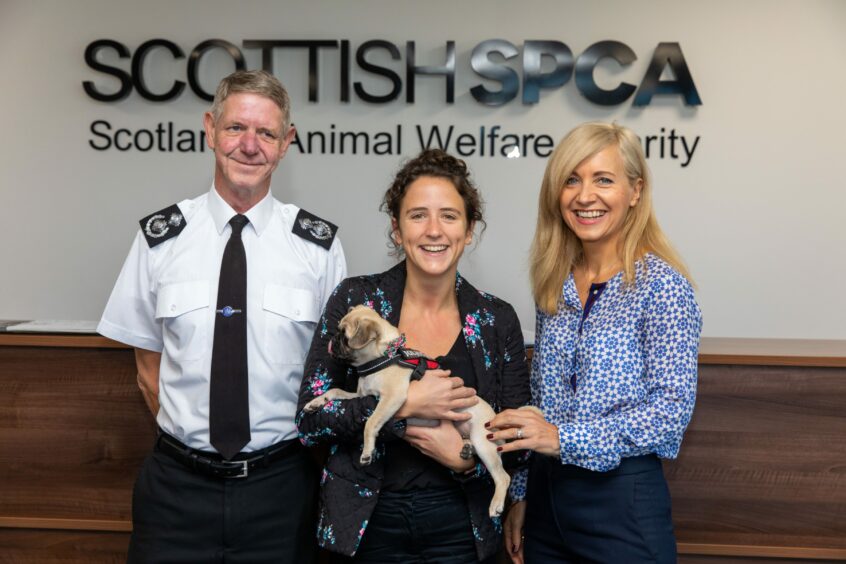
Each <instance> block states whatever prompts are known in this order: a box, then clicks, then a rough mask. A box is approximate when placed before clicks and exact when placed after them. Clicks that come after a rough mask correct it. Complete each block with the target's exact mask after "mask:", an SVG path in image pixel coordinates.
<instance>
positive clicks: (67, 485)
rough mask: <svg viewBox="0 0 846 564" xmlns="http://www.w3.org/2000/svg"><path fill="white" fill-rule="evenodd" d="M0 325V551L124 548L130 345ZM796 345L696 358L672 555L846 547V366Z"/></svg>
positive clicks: (136, 436) (54, 556) (144, 417)
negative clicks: (7, 331) (800, 361)
mask: <svg viewBox="0 0 846 564" xmlns="http://www.w3.org/2000/svg"><path fill="white" fill-rule="evenodd" d="M2 337H3V339H4V340H3V341H2V342H0V563H3V562H39V563H40V562H63V563H64V562H85V563H97V562H123V560H124V559H125V551H126V546H127V543H128V535H127V534H126V532H127V531H129V530H131V522H130V516H131V512H130V509H131V508H130V502H131V490H132V484H133V482H134V479H135V475H136V473H137V470H138V468H139V466H140V464H141V461H142V459H143V458H144V456H146V454H147V453H148V452H149V449H150V446H151V444H152V441H153V438H154V435H155V423H154V421H153V418H152V416H151V415H150V414H149V413H148V411H147V408H146V406H145V405H144V402H143V400H142V399H141V395H140V393H139V392H138V390H137V386H136V382H135V368H134V358H133V354H132V351H131V350H130V349H127V348H125V347H124V348H122V347H113V346H112V345H111V343H105V344H104V343H102V342H101V341H103V340H102V339H101V338H97V337H89V339H91V341H86V337H85V336H75V337H74V339H75V340H73V341H67V340H63V339H62V338H61V336H55V335H50V336H42V337H43V338H42V339H35V340H33V339H32V336H22V335H2ZM57 339H58V340H57ZM79 339H81V342H77V340H79ZM57 345H61V346H57ZM746 345H749V343H747V344H746ZM746 345H744V346H746ZM747 348H748V347H747ZM794 348H795V350H794V349H789V347H788V348H785V349H784V352H785V353H789V354H783V355H781V356H778V357H772V358H775V361H769V360H768V358H770V357H765V356H762V354H764V353H767V351H769V352H770V353H771V352H773V351H772V350H769V349H767V350H764V349H761V350H757V353H756V354H753V355H752V356H750V357H746V360H744V362H743V363H741V364H739V365H724V364H719V363H716V362H717V361H718V360H719V358H722V357H717V356H711V357H703V358H701V362H700V384H699V396H698V400H697V405H696V411H695V413H694V417H693V421H692V423H691V426H690V429H689V431H688V433H687V435H686V436H685V440H684V444H683V446H682V451H681V457H680V458H679V459H678V460H677V461H674V462H667V463H666V464H665V468H666V471H667V475H668V479H669V481H670V488H671V491H672V494H673V511H674V521H675V524H676V532H677V535H678V539H679V551H680V559H679V560H680V562H682V563H683V564H684V563H687V564H716V563H719V564H729V563H731V562H738V563H739V562H744V563H748V564H755V563H758V564H771V563H774V562H782V563H783V564H788V563H790V562H795V563H799V562H803V563H804V562H817V563H819V562H833V561H843V560H846V410H844V407H846V405H844V404H845V403H846V402H844V398H846V369H844V368H838V366H840V358H841V357H839V356H837V354H839V352H838V351H839V349H837V348H836V347H835V348H834V349H831V348H830V347H828V346H827V348H826V350H825V351H823V352H827V351H834V353H836V354H835V355H834V356H832V355H831V354H829V355H828V356H825V357H823V358H822V360H821V361H820V362H822V363H823V365H824V366H828V368H808V367H794V366H792V364H794V360H795V359H796V358H797V356H796V355H799V354H807V353H808V352H809V350H810V349H808V346H806V345H802V346H800V347H798V348H797V347H794ZM750 350H751V349H750ZM712 352H713V351H712ZM737 352H738V351H733V352H731V354H735V353H737ZM747 352H749V351H747ZM753 352H755V351H753ZM817 352H819V351H817ZM794 353H795V354H794ZM708 354H711V353H708ZM747 361H749V362H752V361H756V362H760V363H762V364H764V365H765V366H756V365H751V364H746V362H747ZM812 364H813V363H812Z"/></svg>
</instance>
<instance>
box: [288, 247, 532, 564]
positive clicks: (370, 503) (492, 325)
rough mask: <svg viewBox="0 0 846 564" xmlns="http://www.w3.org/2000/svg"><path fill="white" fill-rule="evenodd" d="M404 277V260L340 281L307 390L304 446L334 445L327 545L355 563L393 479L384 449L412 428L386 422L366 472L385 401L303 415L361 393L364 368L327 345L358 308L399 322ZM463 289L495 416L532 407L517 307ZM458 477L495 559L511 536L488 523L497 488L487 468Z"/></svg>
mask: <svg viewBox="0 0 846 564" xmlns="http://www.w3.org/2000/svg"><path fill="white" fill-rule="evenodd" d="M405 277H406V270H405V262H401V263H400V264H398V265H397V266H395V267H394V268H392V269H391V270H388V271H387V272H383V273H381V274H375V275H370V276H359V277H354V278H347V279H346V280H344V281H343V282H341V284H340V285H339V286H338V287H337V288H336V289H335V292H334V293H333V294H332V297H331V298H329V302H328V303H327V304H326V309H325V310H324V312H323V316H322V317H321V319H320V321H319V325H318V327H317V330H316V331H315V334H314V338H313V339H312V342H311V348H310V350H309V353H308V358H307V359H306V366H305V372H304V376H303V382H302V386H301V388H300V399H299V406H298V409H297V411H298V415H297V427H298V429H299V433H300V440H301V441H302V443H303V444H305V445H306V446H312V445H319V444H324V445H330V451H329V452H330V454H329V459H328V461H327V463H326V468H325V469H324V470H323V477H322V479H321V491H320V519H319V522H318V529H317V536H318V542H319V543H320V545H321V546H323V547H324V548H327V549H329V550H332V551H334V552H339V553H341V554H346V555H350V556H352V555H354V554H355V552H356V550H357V549H358V545H359V543H360V542H361V538H362V536H363V535H364V531H365V529H366V528H367V522H368V520H369V519H370V516H371V515H372V513H373V509H374V508H375V506H376V501H377V499H378V496H379V490H380V488H381V484H382V478H383V476H384V463H383V457H384V452H385V447H384V443H385V442H387V441H393V440H398V439H401V438H402V436H403V434H404V433H405V422H404V421H397V422H395V423H389V424H387V425H385V426H384V427H383V428H382V431H381V432H380V434H379V438H378V440H377V442H376V450H375V451H374V460H373V462H372V463H371V464H370V465H368V466H361V465H360V464H359V461H358V460H359V457H360V456H361V450H362V447H363V444H362V440H363V439H362V432H363V430H364V424H365V422H366V421H367V418H368V417H369V416H370V414H371V413H372V412H373V409H374V408H375V407H376V403H377V400H376V398H374V397H370V396H368V397H363V398H355V399H350V400H336V401H331V402H328V403H327V404H326V405H324V406H323V408H322V409H321V410H318V411H316V412H314V413H304V412H303V406H304V405H305V404H306V403H308V402H309V401H310V400H311V399H312V398H314V397H316V396H319V395H322V394H324V393H326V391H327V390H329V388H336V387H340V388H343V389H345V390H348V391H355V389H356V385H357V376H356V373H355V369H354V368H352V367H349V366H348V365H346V364H343V363H340V362H338V361H336V360H335V359H333V358H332V357H330V355H329V354H328V352H327V345H328V343H329V341H330V340H331V338H332V337H333V335H334V334H335V333H336V332H337V328H338V322H339V321H340V319H341V318H342V317H343V316H344V315H345V314H346V312H347V311H348V310H349V308H350V307H352V306H355V305H360V304H364V305H366V306H368V307H371V308H373V309H374V310H375V311H377V312H379V314H380V315H381V316H382V317H383V318H385V319H387V320H388V321H390V322H391V323H393V324H394V325H398V324H399V319H400V309H401V308H402V297H403V292H404V289H405ZM455 289H456V293H457V297H458V309H459V312H460V315H461V319H462V322H463V333H464V339H465V342H466V344H467V350H468V351H469V353H470V356H471V358H472V361H473V368H474V369H475V373H476V380H477V382H478V385H477V394H478V395H479V397H481V398H483V399H484V400H486V401H487V402H488V403H490V404H491V406H492V407H493V408H494V410H496V411H500V410H501V409H506V408H513V407H519V406H521V405H526V404H528V403H529V399H530V394H529V369H528V364H527V362H526V353H525V348H524V346H523V334H522V332H521V331H520V322H519V321H518V319H517V314H516V313H515V312H514V308H512V307H511V306H510V305H509V304H507V303H506V302H504V301H502V300H500V299H497V298H495V297H494V296H491V295H488V294H485V293H484V292H480V291H478V290H476V289H475V288H474V287H473V286H471V285H470V284H469V283H468V282H467V281H466V280H464V279H463V278H462V277H461V276H458V277H457V279H456V284H455ZM524 458H525V457H519V456H517V457H509V456H506V457H505V460H504V463H505V464H506V467H514V466H516V465H517V464H519V463H520V461H521V460H522V459H524ZM509 459H510V460H509ZM455 478H456V480H457V482H458V483H460V484H461V487H462V488H463V490H464V492H465V494H466V496H467V506H468V508H469V511H470V521H471V523H472V525H473V534H474V536H475V539H476V551H477V554H478V556H479V559H484V558H487V557H489V556H491V555H493V554H494V553H495V552H496V551H497V549H498V547H499V545H500V540H501V534H502V525H501V523H500V520H499V519H491V518H490V517H489V516H488V505H489V503H490V499H491V496H492V495H493V489H494V486H493V481H492V480H491V478H490V476H489V475H488V473H487V470H486V469H485V467H484V466H483V465H482V464H481V463H479V464H477V465H476V468H475V470H474V471H473V472H470V473H468V474H462V475H458V474H455Z"/></svg>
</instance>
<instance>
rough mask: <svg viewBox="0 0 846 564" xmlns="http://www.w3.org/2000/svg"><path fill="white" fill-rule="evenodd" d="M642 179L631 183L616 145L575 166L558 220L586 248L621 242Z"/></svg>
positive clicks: (638, 196)
mask: <svg viewBox="0 0 846 564" xmlns="http://www.w3.org/2000/svg"><path fill="white" fill-rule="evenodd" d="M642 187H643V180H642V179H640V178H639V179H637V180H636V181H635V182H634V183H632V182H630V181H629V179H628V177H627V176H626V172H625V163H624V162H623V158H622V156H621V155H620V150H619V149H618V148H617V146H616V145H609V146H607V147H605V148H604V149H602V150H601V151H599V152H598V153H596V154H595V155H593V156H592V157H588V158H586V159H585V160H583V161H582V162H580V163H579V164H578V166H576V168H575V170H573V172H572V174H571V175H570V176H569V177H568V178H567V179H566V180H565V181H564V187H563V188H562V189H561V195H560V197H559V207H560V210H561V217H562V218H563V219H564V222H565V223H566V224H567V226H568V227H569V228H570V229H571V230H572V231H573V233H575V234H576V236H577V237H578V238H579V240H581V242H582V245H583V246H584V247H585V248H588V247H591V246H594V247H600V246H602V247H605V246H606V245H613V246H614V247H615V248H616V247H617V245H619V243H620V236H621V234H622V231H623V225H624V223H625V220H626V216H627V215H628V213H629V209H630V208H633V207H634V206H636V205H637V202H638V200H639V199H640V191H641V188H642Z"/></svg>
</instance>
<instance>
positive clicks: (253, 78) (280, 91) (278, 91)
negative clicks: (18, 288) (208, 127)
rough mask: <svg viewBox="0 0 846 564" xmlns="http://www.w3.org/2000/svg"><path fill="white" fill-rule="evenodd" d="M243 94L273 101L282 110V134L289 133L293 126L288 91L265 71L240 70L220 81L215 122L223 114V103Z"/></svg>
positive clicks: (213, 107) (214, 108)
mask: <svg viewBox="0 0 846 564" xmlns="http://www.w3.org/2000/svg"><path fill="white" fill-rule="evenodd" d="M242 93H248V94H258V95H259V96H264V97H265V98H269V99H271V100H273V102H274V103H275V104H276V105H277V106H279V109H280V110H282V116H283V117H282V133H283V135H284V134H285V133H287V132H288V127H289V126H290V125H291V99H290V98H289V97H288V91H287V90H285V87H284V86H282V83H281V82H279V79H277V78H276V77H275V76H273V75H272V74H270V73H269V72H267V71H264V70H239V71H235V72H233V73H232V74H230V75H229V76H227V77H226V78H224V79H223V80H221V81H220V84H219V85H218V86H217V92H215V94H214V102H213V103H212V107H211V113H212V117H214V121H215V122H217V120H218V119H219V118H220V114H221V112H223V102H224V101H225V100H226V99H227V98H228V97H229V96H231V95H232V94H242Z"/></svg>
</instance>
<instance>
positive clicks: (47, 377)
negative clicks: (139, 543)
mask: <svg viewBox="0 0 846 564" xmlns="http://www.w3.org/2000/svg"><path fill="white" fill-rule="evenodd" d="M154 436H155V423H154V421H153V418H152V416H151V415H150V414H149V412H148V411H147V410H146V408H145V406H144V402H143V400H142V398H141V396H140V393H139V392H138V390H137V386H136V377H135V369H134V358H133V353H132V351H131V350H129V349H77V348H34V347H0V484H3V486H2V487H0V517H27V518H53V519H77V520H78V519H82V520H86V519H87V520H92V519H93V520H117V521H124V522H126V521H129V519H130V515H131V513H130V502H131V492H132V484H133V482H134V479H135V475H136V473H137V470H138V468H139V466H140V463H141V461H142V459H143V457H144V456H145V455H146V454H147V453H148V452H149V450H150V446H151V445H152V441H153V439H154Z"/></svg>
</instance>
